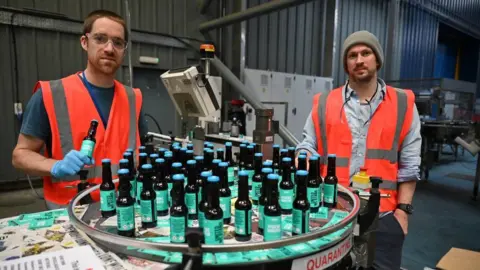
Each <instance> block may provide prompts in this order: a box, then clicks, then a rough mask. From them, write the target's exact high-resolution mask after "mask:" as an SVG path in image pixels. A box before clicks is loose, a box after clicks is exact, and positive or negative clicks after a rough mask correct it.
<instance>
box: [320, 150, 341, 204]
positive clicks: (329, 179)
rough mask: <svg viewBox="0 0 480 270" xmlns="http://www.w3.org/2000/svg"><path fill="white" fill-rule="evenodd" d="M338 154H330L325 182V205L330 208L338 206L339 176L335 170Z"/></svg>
mask: <svg viewBox="0 0 480 270" xmlns="http://www.w3.org/2000/svg"><path fill="white" fill-rule="evenodd" d="M335 163H336V155H335V154H329V155H328V164H327V176H325V180H324V181H325V182H324V184H323V205H324V206H325V207H328V208H336V207H337V184H338V178H337V175H336V172H335V169H336V164H335Z"/></svg>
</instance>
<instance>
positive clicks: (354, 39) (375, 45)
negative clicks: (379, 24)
mask: <svg viewBox="0 0 480 270" xmlns="http://www.w3.org/2000/svg"><path fill="white" fill-rule="evenodd" d="M358 44H365V45H367V46H368V47H370V48H371V49H372V50H373V53H375V56H376V57H377V62H378V64H379V66H378V68H377V70H379V69H380V68H381V67H382V66H383V49H382V46H381V45H380V42H379V41H378V38H377V37H376V36H375V35H374V34H372V33H370V32H368V31H365V30H363V31H357V32H355V33H352V34H351V35H350V36H348V37H347V39H345V41H344V42H343V47H342V55H343V68H344V69H345V72H347V73H348V71H347V53H348V50H349V49H350V48H351V47H352V46H354V45H358Z"/></svg>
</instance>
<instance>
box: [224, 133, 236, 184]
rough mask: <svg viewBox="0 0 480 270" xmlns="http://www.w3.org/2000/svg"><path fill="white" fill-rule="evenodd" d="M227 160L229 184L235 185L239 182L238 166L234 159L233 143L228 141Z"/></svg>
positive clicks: (226, 147)
mask: <svg viewBox="0 0 480 270" xmlns="http://www.w3.org/2000/svg"><path fill="white" fill-rule="evenodd" d="M225 162H227V163H228V185H229V186H234V185H237V184H238V179H237V176H236V175H235V174H236V172H237V170H238V168H237V164H235V161H234V160H233V153H232V143H231V142H226V143H225Z"/></svg>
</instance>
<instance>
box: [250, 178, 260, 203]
mask: <svg viewBox="0 0 480 270" xmlns="http://www.w3.org/2000/svg"><path fill="white" fill-rule="evenodd" d="M261 195H262V182H253V183H252V199H253V200H258V198H260V196H261Z"/></svg>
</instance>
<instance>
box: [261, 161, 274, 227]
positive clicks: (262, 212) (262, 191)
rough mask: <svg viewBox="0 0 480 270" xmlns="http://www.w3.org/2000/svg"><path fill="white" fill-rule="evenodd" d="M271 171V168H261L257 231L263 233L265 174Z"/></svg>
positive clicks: (265, 199)
mask: <svg viewBox="0 0 480 270" xmlns="http://www.w3.org/2000/svg"><path fill="white" fill-rule="evenodd" d="M270 173H273V170H272V169H271V168H263V169H262V188H261V189H260V191H261V194H260V197H259V198H258V233H259V234H261V235H263V228H264V227H263V224H264V219H263V217H264V211H263V209H264V207H265V203H266V201H267V196H266V195H267V194H266V189H267V184H266V181H267V179H268V178H267V176H268V174H270Z"/></svg>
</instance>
